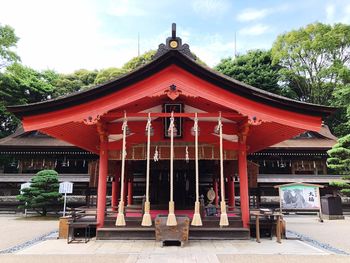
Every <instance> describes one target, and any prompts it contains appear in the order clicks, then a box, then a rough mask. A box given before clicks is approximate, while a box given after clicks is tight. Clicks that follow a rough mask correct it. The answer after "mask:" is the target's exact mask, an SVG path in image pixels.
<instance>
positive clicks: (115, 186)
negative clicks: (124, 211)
mask: <svg viewBox="0 0 350 263" xmlns="http://www.w3.org/2000/svg"><path fill="white" fill-rule="evenodd" d="M119 180H120V165H118V164H117V169H116V174H115V176H114V180H113V182H112V200H111V205H112V210H113V211H116V207H117V205H118V198H119V193H120V182H119Z"/></svg>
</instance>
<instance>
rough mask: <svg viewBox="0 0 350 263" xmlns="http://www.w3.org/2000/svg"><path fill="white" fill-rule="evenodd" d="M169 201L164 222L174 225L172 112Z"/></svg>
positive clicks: (171, 124) (172, 113)
mask: <svg viewBox="0 0 350 263" xmlns="http://www.w3.org/2000/svg"><path fill="white" fill-rule="evenodd" d="M169 131H170V201H169V214H168V219H167V222H166V225H167V226H176V225H177V221H176V216H175V203H174V199H173V195H174V178H173V177H174V167H173V165H174V112H171V118H170V125H169Z"/></svg>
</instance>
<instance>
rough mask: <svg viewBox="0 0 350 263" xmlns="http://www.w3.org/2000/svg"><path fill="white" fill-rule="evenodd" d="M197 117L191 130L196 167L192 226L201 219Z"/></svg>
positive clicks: (198, 223)
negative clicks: (192, 131)
mask: <svg viewBox="0 0 350 263" xmlns="http://www.w3.org/2000/svg"><path fill="white" fill-rule="evenodd" d="M198 129H199V128H198V117H197V113H196V114H195V118H194V126H193V130H194V133H195V146H194V147H195V166H196V202H195V203H194V214H193V219H192V223H191V225H192V226H201V225H202V219H201V215H200V213H199V167H198Z"/></svg>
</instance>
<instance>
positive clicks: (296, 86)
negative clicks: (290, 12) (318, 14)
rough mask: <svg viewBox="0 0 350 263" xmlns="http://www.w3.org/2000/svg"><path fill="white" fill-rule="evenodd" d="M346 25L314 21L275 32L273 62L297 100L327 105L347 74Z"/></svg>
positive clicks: (349, 45) (349, 36)
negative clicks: (282, 31)
mask: <svg viewBox="0 0 350 263" xmlns="http://www.w3.org/2000/svg"><path fill="white" fill-rule="evenodd" d="M349 50H350V25H345V24H335V25H333V26H332V25H325V24H321V23H314V24H310V25H307V26H306V27H303V28H300V29H298V30H292V31H290V32H288V33H285V34H282V35H280V36H278V38H277V40H276V41H275V42H274V44H273V47H272V58H273V63H275V64H279V65H281V66H282V69H281V70H280V73H281V75H282V77H283V79H282V81H284V83H285V84H286V85H287V86H289V87H290V88H292V89H293V90H294V92H295V94H297V96H298V98H299V100H301V101H306V102H311V103H317V104H323V105H331V104H332V99H333V91H334V90H335V89H336V87H337V86H338V85H343V80H344V76H346V75H347V76H349V75H350V74H349V68H348V65H349V59H350V53H349Z"/></svg>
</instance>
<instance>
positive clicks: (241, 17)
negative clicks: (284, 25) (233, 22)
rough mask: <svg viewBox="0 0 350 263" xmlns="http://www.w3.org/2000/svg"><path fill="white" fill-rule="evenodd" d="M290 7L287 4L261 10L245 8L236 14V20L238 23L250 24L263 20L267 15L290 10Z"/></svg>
mask: <svg viewBox="0 0 350 263" xmlns="http://www.w3.org/2000/svg"><path fill="white" fill-rule="evenodd" d="M290 8H291V7H290V6H289V5H288V4H283V5H279V6H276V7H271V8H263V9H254V8H246V9H243V10H242V11H241V12H240V13H238V15H237V17H236V19H237V20H238V21H240V22H250V21H255V20H259V19H263V18H265V17H267V16H268V15H271V14H274V13H278V12H285V11H287V10H290Z"/></svg>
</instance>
